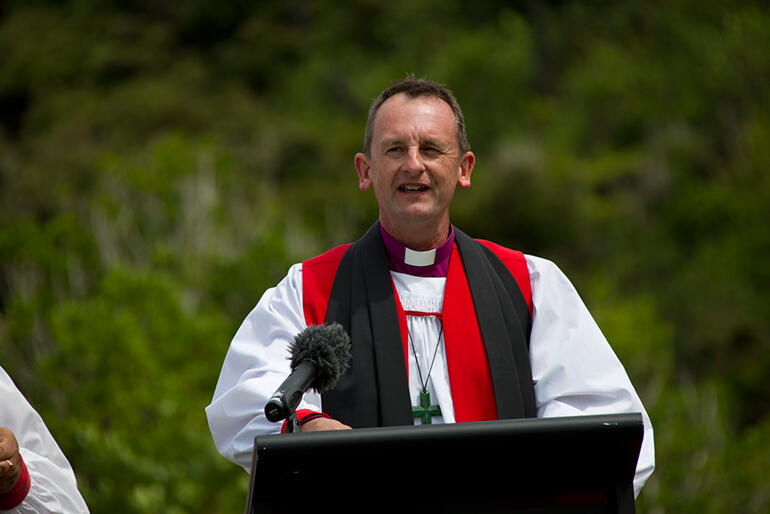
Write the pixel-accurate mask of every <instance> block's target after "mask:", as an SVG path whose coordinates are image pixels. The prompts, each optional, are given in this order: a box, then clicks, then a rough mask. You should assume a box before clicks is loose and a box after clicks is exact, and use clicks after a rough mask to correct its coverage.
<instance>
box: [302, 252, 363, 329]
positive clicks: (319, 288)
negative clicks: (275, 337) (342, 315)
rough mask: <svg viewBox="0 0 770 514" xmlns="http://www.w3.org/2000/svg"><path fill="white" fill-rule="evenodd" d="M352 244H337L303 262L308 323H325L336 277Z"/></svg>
mask: <svg viewBox="0 0 770 514" xmlns="http://www.w3.org/2000/svg"><path fill="white" fill-rule="evenodd" d="M350 245H351V243H348V244H344V245H340V246H337V247H336V248H332V249H331V250H329V251H328V252H324V253H322V254H321V255H318V256H316V257H313V258H312V259H308V260H306V261H304V262H303V263H302V306H303V310H304V313H305V321H306V323H307V324H308V325H311V324H320V323H323V321H324V319H325V318H326V308H327V306H328V302H329V295H330V294H331V291H332V286H333V285H334V277H335V276H336V274H337V268H338V267H339V264H340V260H342V256H343V255H345V252H346V251H347V250H348V248H350Z"/></svg>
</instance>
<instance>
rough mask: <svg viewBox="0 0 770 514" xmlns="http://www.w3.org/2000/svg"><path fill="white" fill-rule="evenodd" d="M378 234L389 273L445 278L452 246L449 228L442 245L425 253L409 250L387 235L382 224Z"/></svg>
mask: <svg viewBox="0 0 770 514" xmlns="http://www.w3.org/2000/svg"><path fill="white" fill-rule="evenodd" d="M380 234H381V235H382V241H383V243H384V244H385V251H386V253H387V257H388V265H389V267H390V270H391V271H398V272H400V273H406V274H408V275H415V276H418V277H446V275H447V272H448V271H449V258H450V256H451V255H452V247H453V244H454V231H452V230H451V227H450V232H449V236H448V237H446V238H445V239H444V241H443V242H442V244H440V245H439V246H437V247H435V248H432V249H430V250H427V251H425V250H423V251H417V250H412V249H410V248H409V247H407V246H405V245H404V244H403V243H402V242H400V241H398V240H397V239H396V238H395V237H393V236H392V235H391V234H390V233H388V231H387V230H385V228H384V227H383V226H382V224H380Z"/></svg>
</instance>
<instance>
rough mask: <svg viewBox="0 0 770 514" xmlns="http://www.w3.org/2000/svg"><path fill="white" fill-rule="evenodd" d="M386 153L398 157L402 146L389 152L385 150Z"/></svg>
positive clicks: (393, 147) (390, 149)
mask: <svg viewBox="0 0 770 514" xmlns="http://www.w3.org/2000/svg"><path fill="white" fill-rule="evenodd" d="M385 153H387V154H389V155H397V154H399V153H401V147H400V146H391V147H390V148H388V149H387V150H385Z"/></svg>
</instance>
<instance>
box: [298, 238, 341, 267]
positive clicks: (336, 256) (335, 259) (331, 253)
mask: <svg viewBox="0 0 770 514" xmlns="http://www.w3.org/2000/svg"><path fill="white" fill-rule="evenodd" d="M351 244H352V243H348V244H344V245H340V246H337V247H335V248H332V249H331V250H328V251H326V252H324V253H322V254H321V255H317V256H315V257H313V258H312V259H307V260H306V261H304V262H303V263H302V269H303V270H304V269H316V268H319V267H321V268H322V267H325V266H334V267H335V268H336V267H337V265H338V264H339V262H340V260H341V259H342V256H343V255H345V252H346V251H347V249H348V248H350V245H351Z"/></svg>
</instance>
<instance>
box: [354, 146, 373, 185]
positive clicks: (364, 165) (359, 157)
mask: <svg viewBox="0 0 770 514" xmlns="http://www.w3.org/2000/svg"><path fill="white" fill-rule="evenodd" d="M353 164H355V166H356V173H358V189H360V190H361V191H366V190H367V189H369V188H370V187H372V178H371V177H370V176H369V168H370V166H369V159H368V158H367V157H366V155H364V154H362V153H361V152H359V153H357V154H356V157H355V159H354V160H353Z"/></svg>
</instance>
